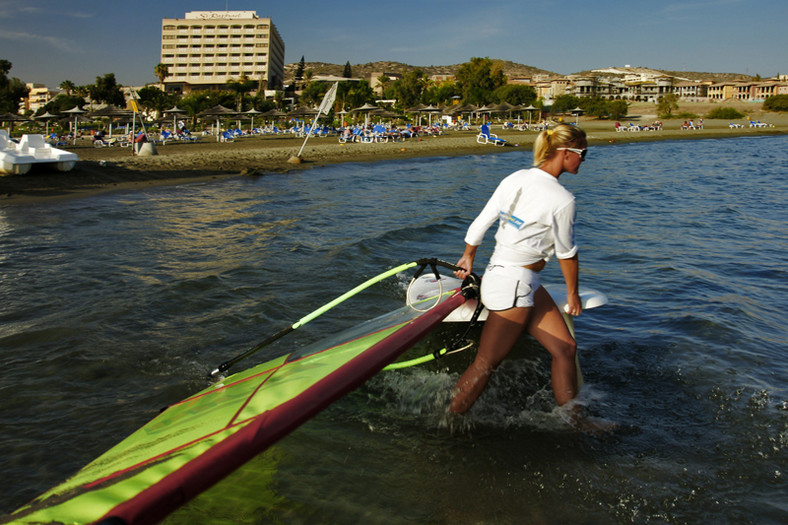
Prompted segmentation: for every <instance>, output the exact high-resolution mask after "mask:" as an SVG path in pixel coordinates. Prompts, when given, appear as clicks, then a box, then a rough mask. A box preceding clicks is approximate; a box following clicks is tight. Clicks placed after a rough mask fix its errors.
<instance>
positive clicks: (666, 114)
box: [657, 93, 679, 118]
mask: <svg viewBox="0 0 788 525" xmlns="http://www.w3.org/2000/svg"><path fill="white" fill-rule="evenodd" d="M676 109H679V97H678V96H677V95H676V94H675V93H669V94H667V95H665V96H664V97H662V98H661V99H659V102H657V115H658V116H659V118H670V117H672V116H673V110H676Z"/></svg>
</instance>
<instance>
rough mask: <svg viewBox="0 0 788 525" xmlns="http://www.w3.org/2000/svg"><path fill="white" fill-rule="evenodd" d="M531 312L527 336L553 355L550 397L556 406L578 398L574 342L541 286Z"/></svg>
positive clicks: (559, 314) (562, 319)
mask: <svg viewBox="0 0 788 525" xmlns="http://www.w3.org/2000/svg"><path fill="white" fill-rule="evenodd" d="M533 310H534V312H533V315H532V316H531V318H530V321H529V323H528V333H529V334H531V336H532V337H533V338H534V339H536V340H537V341H539V343H541V344H542V346H544V347H545V349H546V350H547V351H548V352H550V355H551V356H552V358H553V360H552V365H551V370H550V372H551V374H550V375H551V378H552V383H553V395H554V396H555V400H556V402H557V403H558V404H559V405H563V404H565V403H567V402H569V401H571V400H572V399H574V398H575V397H576V396H577V393H578V387H577V369H576V367H575V356H576V354H577V343H575V339H574V338H573V337H572V334H570V333H569V328H567V326H566V322H564V318H563V316H562V315H561V312H560V311H559V310H558V307H557V306H556V305H555V302H553V298H552V297H550V294H549V293H547V290H545V289H544V287H541V288H539V289H538V290H537V291H536V293H535V294H534V308H533Z"/></svg>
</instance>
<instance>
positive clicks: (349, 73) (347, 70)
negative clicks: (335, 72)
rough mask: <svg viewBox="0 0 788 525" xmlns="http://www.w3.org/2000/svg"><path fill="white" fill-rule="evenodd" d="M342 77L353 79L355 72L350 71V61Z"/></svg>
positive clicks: (346, 64)
mask: <svg viewBox="0 0 788 525" xmlns="http://www.w3.org/2000/svg"><path fill="white" fill-rule="evenodd" d="M342 76H343V77H345V78H353V70H351V69H350V61H349V60H348V61H347V62H346V63H345V69H344V71H342Z"/></svg>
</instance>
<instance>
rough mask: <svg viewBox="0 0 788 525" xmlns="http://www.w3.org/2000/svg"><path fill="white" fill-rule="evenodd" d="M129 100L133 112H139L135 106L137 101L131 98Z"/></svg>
mask: <svg viewBox="0 0 788 525" xmlns="http://www.w3.org/2000/svg"><path fill="white" fill-rule="evenodd" d="M130 102H131V109H133V110H134V112H135V113H139V112H140V110H139V108H138V107H137V101H136V100H134V99H131V100H130Z"/></svg>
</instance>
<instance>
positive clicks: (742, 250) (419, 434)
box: [0, 136, 788, 524]
mask: <svg viewBox="0 0 788 525" xmlns="http://www.w3.org/2000/svg"><path fill="white" fill-rule="evenodd" d="M529 164H530V154H529V153H528V152H513V153H505V154H497V155H490V156H481V155H479V156H468V157H459V158H442V157H437V158H429V159H413V160H406V161H397V162H381V163H372V164H347V165H336V166H329V167H322V168H317V169H312V170H308V171H299V172H294V173H290V174H277V175H267V176H261V177H256V178H240V177H239V178H234V179H229V180H219V181H212V182H208V183H199V184H188V185H180V186H172V187H159V188H151V189H147V190H135V191H117V192H113V193H104V194H100V195H91V196H85V197H81V198H74V199H70V200H64V201H56V202H42V203H38V204H25V205H13V204H12V205H0V298H2V301H0V359H2V371H3V373H2V376H0V429H1V431H0V471H2V473H3V475H2V476H1V477H0V511H2V512H10V511H12V510H14V509H15V508H17V507H18V506H20V505H22V504H24V503H26V502H27V501H29V500H30V499H32V498H33V497H35V496H37V495H38V494H40V493H41V492H43V491H44V490H46V489H48V488H50V487H51V486H53V485H55V484H57V483H58V482H60V481H62V480H63V479H64V478H66V477H67V476H69V475H70V474H72V473H74V472H75V471H76V470H77V469H79V468H80V467H82V466H84V465H85V464H87V463H88V462H89V461H90V460H92V459H93V458H95V457H96V456H98V455H99V454H101V453H102V452H103V451H105V450H106V449H107V448H109V447H111V446H112V445H114V444H115V443H117V442H118V441H120V440H121V439H122V438H124V437H125V436H127V435H128V434H129V433H131V432H132V431H133V430H135V429H136V428H138V427H140V426H141V425H143V424H144V423H145V422H146V421H148V420H149V419H150V418H152V417H154V416H155V415H156V414H157V413H158V411H159V410H160V409H161V408H162V407H165V406H167V405H168V404H171V403H173V402H176V401H178V400H180V399H182V398H184V397H186V396H188V395H189V394H191V393H193V392H196V391H197V390H199V389H202V388H204V387H206V386H207V385H208V382H207V379H206V372H207V371H208V370H210V369H212V368H213V367H215V366H216V365H217V364H219V363H221V362H223V361H225V360H226V359H228V358H230V357H233V356H234V355H236V354H237V353H240V352H241V351H243V350H245V349H246V348H248V347H249V346H252V345H253V344H255V343H256V342H258V341H260V340H262V339H265V338H266V337H267V336H268V335H270V334H272V333H274V332H276V331H278V330H280V329H282V328H284V327H286V326H288V325H289V324H290V323H292V322H294V321H295V320H297V319H299V318H300V317H301V316H303V315H304V314H306V313H308V312H311V311H312V310H314V309H315V308H317V307H318V306H320V305H322V304H324V303H326V302H328V301H329V300H330V299H332V298H334V297H336V296H338V295H340V294H341V293H343V292H344V291H346V290H348V289H350V288H352V287H353V286H355V285H357V284H359V283H361V282H362V281H364V280H366V279H368V278H369V277H371V276H373V275H376V274H378V273H380V272H382V271H384V270H386V269H388V268H391V267H393V266H396V265H399V264H401V263H403V262H408V261H411V260H414V259H416V258H419V257H432V256H434V257H440V258H443V259H446V260H448V261H450V262H455V261H456V260H457V259H458V258H459V256H460V254H461V253H462V249H463V236H464V232H465V229H466V228H467V226H468V224H469V223H470V221H471V220H472V219H473V218H474V217H475V215H476V214H477V213H478V212H479V211H480V209H481V207H482V206H483V205H484V203H485V202H486V200H487V198H488V197H489V195H490V194H491V193H492V191H493V189H494V188H495V186H496V184H497V182H498V181H499V180H500V179H501V178H502V177H504V176H506V175H507V174H509V173H510V172H512V171H514V170H515V169H518V168H521V167H527V166H528V165H529ZM786 166H788V137H786V136H776V137H758V138H735V139H719V140H699V141H675V142H654V143H639V144H625V145H624V144H622V145H611V146H607V147H592V148H591V150H590V152H589V157H588V159H587V160H586V162H585V163H584V164H583V166H582V168H581V172H580V174H578V175H571V174H564V175H563V176H562V177H561V182H562V183H563V184H564V185H565V186H566V187H567V188H568V189H569V190H571V191H572V192H573V193H574V194H575V195H576V197H577V202H578V223H577V241H578V243H579V245H580V247H581V248H580V260H581V282H582V285H583V286H587V287H591V288H595V289H598V290H600V291H603V292H604V293H606V294H607V295H608V297H609V304H608V305H607V306H604V307H602V308H599V309H595V310H589V311H586V312H585V313H584V314H583V315H582V316H580V317H579V318H578V319H577V321H576V330H577V337H578V341H579V346H580V352H581V357H580V358H581V362H582V366H583V371H584V374H585V385H584V387H583V390H582V394H581V402H583V403H584V404H585V405H586V406H587V409H588V410H589V411H590V412H591V413H592V414H595V415H596V416H598V417H602V418H605V419H609V420H613V421H617V422H619V423H620V425H621V430H620V431H618V432H616V433H613V434H609V435H603V436H589V435H585V434H579V433H576V432H574V431H572V430H571V429H569V428H568V427H567V426H566V425H565V424H564V423H563V421H562V420H561V418H560V417H559V416H558V415H557V414H556V413H555V411H554V410H553V409H554V402H553V399H552V394H551V390H550V377H549V359H548V357H547V355H546V353H545V352H544V351H543V350H541V348H540V347H539V346H538V345H537V344H536V343H534V342H533V341H530V340H528V339H524V340H523V341H522V342H521V344H520V345H518V347H517V348H516V349H515V350H514V351H513V352H512V354H511V355H510V356H509V358H507V360H506V361H505V362H504V363H503V364H502V366H501V367H500V368H499V370H498V371H497V372H496V373H495V374H494V376H493V380H492V382H491V384H490V386H489V388H488V389H487V390H486V391H485V393H484V394H483V396H482V397H481V399H480V400H479V402H478V403H477V404H476V406H475V407H474V408H473V410H472V411H471V412H470V413H469V414H468V416H467V417H466V418H463V420H462V421H461V424H456V423H457V422H456V421H455V422H452V421H447V418H446V414H445V410H446V405H447V403H448V399H449V396H450V392H451V388H452V386H453V384H454V382H455V381H456V380H457V378H458V376H459V374H460V373H461V372H462V370H463V369H464V367H465V366H466V365H467V364H468V362H469V361H470V359H471V358H472V353H471V352H472V351H468V352H466V353H464V354H459V355H458V356H451V357H447V358H444V359H443V360H440V361H437V362H435V363H432V364H430V365H427V366H423V367H417V368H411V369H407V370H402V371H396V372H384V373H381V374H379V375H378V376H376V377H375V378H373V379H372V380H371V381H370V382H369V383H367V384H366V385H365V386H364V387H362V388H361V389H359V390H357V391H356V392H354V393H352V394H350V395H348V396H347V397H345V398H343V399H342V400H340V401H338V402H337V403H335V404H334V405H332V406H331V407H329V408H328V409H327V410H326V411H324V412H323V413H321V414H320V415H319V416H317V417H316V418H314V419H313V420H311V421H310V422H308V423H307V424H305V425H304V426H302V427H301V428H300V429H298V430H297V431H295V432H294V433H293V434H291V435H290V436H288V437H287V438H285V439H284V440H282V441H280V442H279V443H278V444H277V445H275V446H274V447H272V448H271V449H269V451H268V452H266V453H264V454H262V455H260V456H258V457H257V458H255V459H254V460H252V461H251V462H250V463H249V464H247V465H246V466H245V467H244V468H242V469H240V470H238V471H237V472H235V473H234V474H233V475H231V476H230V477H229V478H228V479H226V480H225V481H223V482H222V483H220V484H218V485H217V486H216V487H214V488H213V489H211V490H210V491H208V492H207V493H205V494H204V495H202V496H201V497H199V498H197V499H196V500H194V501H193V502H191V503H189V504H188V505H187V506H185V507H184V508H182V509H181V510H179V511H177V512H176V513H174V514H173V515H171V516H170V517H169V518H168V520H167V522H168V523H228V524H230V523H381V524H389V523H391V524H397V523H474V524H477V523H491V524H492V523H495V524H500V523H513V524H514V523H556V524H557V523H631V522H635V523H707V522H714V523H757V524H765V523H775V524H776V523H785V522H786V521H788V498H786V494H788V481H787V480H786V478H788V390H787V389H786V386H787V385H788V365H786V360H785V355H786V350H788V330H786V327H785V319H784V318H785V312H786V311H788V264H786V253H788V212H787V211H786V209H787V208H786V196H788V182H786ZM493 243H494V242H493V239H492V232H490V233H489V234H488V236H487V238H486V240H485V243H484V245H483V247H482V248H481V249H480V254H479V256H478V259H477V268H476V270H477V271H478V272H482V271H483V268H484V261H485V260H486V258H487V257H489V255H490V252H491V249H492V246H493ZM561 280H562V278H561V274H560V271H559V269H558V265H557V264H556V263H555V262H554V261H553V262H551V263H550V264H549V265H548V268H547V269H546V270H545V272H544V277H543V281H546V282H561ZM406 282H407V276H400V277H399V278H398V279H392V280H390V281H388V282H385V283H382V284H381V285H378V286H376V287H374V288H373V289H371V290H370V291H369V292H367V293H365V294H362V295H361V296H358V297H357V298H354V299H352V300H350V301H348V302H347V303H346V304H344V305H342V307H340V308H338V309H337V310H334V311H332V312H330V313H329V314H326V315H325V316H323V317H320V318H318V319H317V320H315V321H313V322H312V323H310V324H309V325H307V326H305V327H303V328H301V329H299V330H297V331H296V332H293V333H292V334H290V335H288V336H287V337H286V338H285V339H283V340H282V341H280V342H279V343H277V344H274V345H272V346H271V347H268V348H266V349H265V350H264V351H263V352H261V353H260V354H258V355H256V356H255V357H253V358H251V359H249V360H248V361H247V362H245V363H243V364H241V365H238V366H240V367H245V366H250V365H252V364H254V363H256V362H262V361H263V360H265V359H267V358H270V357H271V356H273V355H276V354H277V353H283V352H286V351H288V349H289V348H292V345H303V344H305V343H307V342H310V341H314V340H316V339H318V338H319V337H320V336H321V334H325V333H326V332H328V331H332V330H336V329H337V328H339V327H344V326H347V325H352V324H353V323H356V322H358V321H361V320H364V319H367V318H369V317H372V316H373V315H377V314H379V313H383V312H386V311H388V310H391V309H393V308H396V307H398V306H400V305H401V304H402V303H403V301H404V295H405V290H404V287H405V284H406ZM442 331H443V332H446V333H441V331H439V333H436V334H435V335H433V336H432V338H431V340H430V341H428V343H425V344H424V345H422V346H423V347H424V348H419V349H417V350H416V352H418V351H421V350H427V348H426V347H428V346H429V345H430V344H433V343H434V344H439V343H440V342H441V341H440V339H441V338H444V337H451V335H452V334H451V329H449V328H446V329H443V330H442ZM471 336H472V337H478V330H477V331H473V332H471Z"/></svg>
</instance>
